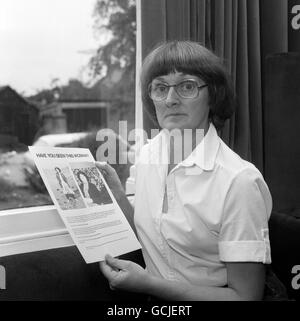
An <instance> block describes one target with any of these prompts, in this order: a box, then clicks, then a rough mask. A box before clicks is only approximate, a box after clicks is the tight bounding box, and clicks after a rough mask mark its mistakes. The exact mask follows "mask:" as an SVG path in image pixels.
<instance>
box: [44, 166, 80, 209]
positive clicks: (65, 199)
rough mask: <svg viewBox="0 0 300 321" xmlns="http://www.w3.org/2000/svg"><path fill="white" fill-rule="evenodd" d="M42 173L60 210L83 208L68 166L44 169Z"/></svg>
mask: <svg viewBox="0 0 300 321" xmlns="http://www.w3.org/2000/svg"><path fill="white" fill-rule="evenodd" d="M43 171H44V173H45V175H46V177H47V179H48V183H49V185H50V188H51V190H52V192H53V194H54V197H55V199H56V200H57V203H58V205H59V206H60V208H61V209H62V210H73V209H80V208H85V204H84V201H83V198H82V197H81V194H80V191H79V189H78V187H77V185H76V182H75V180H74V178H73V175H72V172H71V170H70V169H69V167H68V166H59V167H58V166H56V167H54V168H44V169H43Z"/></svg>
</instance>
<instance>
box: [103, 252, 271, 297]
mask: <svg viewBox="0 0 300 321" xmlns="http://www.w3.org/2000/svg"><path fill="white" fill-rule="evenodd" d="M226 266H227V273H228V287H213V286H196V285H193V284H189V283H184V282H177V281H169V280H165V279H161V278H158V277H155V276H152V275H150V274H149V273H147V272H146V271H145V270H144V269H143V268H142V267H140V266H139V265H137V264H135V263H133V262H130V261H124V260H118V259H115V258H112V257H110V256H108V257H107V258H106V261H105V262H101V263H100V268H101V270H102V272H103V274H104V275H105V276H106V277H107V279H108V281H109V283H110V286H111V288H116V289H122V290H127V291H134V292H142V293H145V294H150V295H153V296H156V297H158V298H161V299H164V300H172V301H184V300H187V301H237V300H261V299H262V298H263V290H264V284H265V267H264V265H263V264H261V263H226Z"/></svg>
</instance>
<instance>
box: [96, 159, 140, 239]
mask: <svg viewBox="0 0 300 321" xmlns="http://www.w3.org/2000/svg"><path fill="white" fill-rule="evenodd" d="M96 166H97V167H98V169H99V170H100V172H101V173H102V175H103V177H104V179H105V181H106V183H107V185H108V186H109V188H110V189H111V191H112V193H113V195H114V197H115V199H116V201H117V202H118V204H119V206H120V208H121V209H122V211H123V213H124V214H125V217H126V219H127V221H128V223H129V224H130V226H131V228H132V229H133V231H134V233H135V234H136V229H135V225H134V221H133V216H134V209H133V206H132V205H131V204H130V202H129V201H128V199H127V196H126V193H125V191H124V188H123V186H122V183H121V182H120V179H119V176H118V174H117V172H116V171H115V169H114V168H112V167H111V166H110V165H109V164H107V163H106V162H96Z"/></svg>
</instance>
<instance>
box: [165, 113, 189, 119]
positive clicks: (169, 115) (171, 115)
mask: <svg viewBox="0 0 300 321" xmlns="http://www.w3.org/2000/svg"><path fill="white" fill-rule="evenodd" d="M179 116H185V114H179V113H176V114H168V115H166V116H165V118H167V117H179Z"/></svg>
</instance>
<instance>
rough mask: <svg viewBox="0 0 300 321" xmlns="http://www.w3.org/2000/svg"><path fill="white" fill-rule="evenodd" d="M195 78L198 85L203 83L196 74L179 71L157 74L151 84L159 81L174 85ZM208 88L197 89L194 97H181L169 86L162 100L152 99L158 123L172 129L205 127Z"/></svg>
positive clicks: (207, 113) (207, 108) (207, 109)
mask: <svg viewBox="0 0 300 321" xmlns="http://www.w3.org/2000/svg"><path fill="white" fill-rule="evenodd" d="M191 79H192V80H195V81H196V82H197V83H198V85H199V86H201V85H205V83H204V81H203V80H201V79H200V78H199V77H197V76H193V75H188V74H183V73H180V72H175V73H170V74H168V75H166V76H159V77H157V78H155V79H153V81H152V85H153V86H154V85H157V84H159V83H163V84H167V85H175V84H178V83H180V82H182V81H184V80H191ZM208 102H209V93H208V88H207V87H204V88H201V89H199V93H198V96H197V97H196V98H192V99H188V98H181V97H180V96H179V95H178V94H177V92H176V91H175V89H174V87H171V88H170V89H169V92H168V96H167V97H166V99H165V100H163V101H153V103H154V106H155V110H156V116H157V120H158V123H159V125H160V127H161V128H164V129H168V130H172V129H197V128H199V129H206V128H207V127H208V115H209V105H208Z"/></svg>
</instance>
